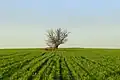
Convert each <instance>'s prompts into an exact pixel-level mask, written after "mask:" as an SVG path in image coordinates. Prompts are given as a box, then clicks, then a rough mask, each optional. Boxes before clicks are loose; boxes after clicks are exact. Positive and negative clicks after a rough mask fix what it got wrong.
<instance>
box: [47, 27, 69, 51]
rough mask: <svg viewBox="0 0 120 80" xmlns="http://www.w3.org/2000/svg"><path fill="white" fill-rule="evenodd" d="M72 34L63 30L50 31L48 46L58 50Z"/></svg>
mask: <svg viewBox="0 0 120 80" xmlns="http://www.w3.org/2000/svg"><path fill="white" fill-rule="evenodd" d="M69 33H70V32H67V30H62V29H61V28H58V29H56V30H53V29H50V30H48V31H47V38H48V39H47V40H46V41H47V45H48V46H49V47H50V48H54V49H58V46H59V45H60V44H64V43H65V42H66V41H67V40H68V39H67V37H68V34H69Z"/></svg>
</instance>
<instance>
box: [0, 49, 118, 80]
mask: <svg viewBox="0 0 120 80" xmlns="http://www.w3.org/2000/svg"><path fill="white" fill-rule="evenodd" d="M0 80H120V49H80V48H69V49H68V48H67V49H59V50H58V51H54V52H52V51H51V52H50V51H49V52H48V51H44V50H42V49H4V50H3V49H1V50H0Z"/></svg>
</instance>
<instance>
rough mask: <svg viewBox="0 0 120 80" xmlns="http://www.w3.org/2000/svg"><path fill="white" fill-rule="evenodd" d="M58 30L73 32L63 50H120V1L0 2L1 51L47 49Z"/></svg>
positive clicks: (1, 0)
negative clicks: (52, 32)
mask: <svg viewBox="0 0 120 80" xmlns="http://www.w3.org/2000/svg"><path fill="white" fill-rule="evenodd" d="M59 27H61V28H64V29H67V30H68V31H70V32H71V34H70V35H69V41H68V42H67V43H66V44H64V45H61V47H114V48H115V47H116V48H120V0H0V48H10V47H45V46H46V44H45V41H44V40H45V33H46V30H47V29H50V28H53V29H55V28H59Z"/></svg>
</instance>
